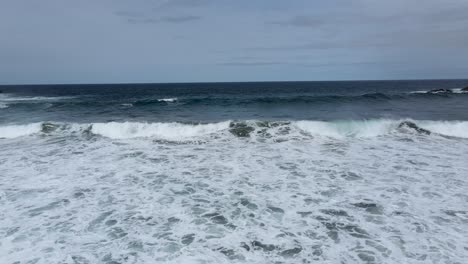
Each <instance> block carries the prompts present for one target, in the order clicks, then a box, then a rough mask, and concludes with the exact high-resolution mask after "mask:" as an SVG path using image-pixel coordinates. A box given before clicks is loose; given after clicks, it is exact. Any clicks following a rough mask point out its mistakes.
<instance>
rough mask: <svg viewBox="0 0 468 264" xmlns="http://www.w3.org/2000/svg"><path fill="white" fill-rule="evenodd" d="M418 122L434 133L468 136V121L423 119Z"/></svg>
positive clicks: (460, 136)
mask: <svg viewBox="0 0 468 264" xmlns="http://www.w3.org/2000/svg"><path fill="white" fill-rule="evenodd" d="M417 124H418V125H419V126H420V127H422V128H424V129H427V130H429V131H431V132H433V133H437V134H441V135H445V136H451V137H459V138H468V121H421V122H419V123H417Z"/></svg>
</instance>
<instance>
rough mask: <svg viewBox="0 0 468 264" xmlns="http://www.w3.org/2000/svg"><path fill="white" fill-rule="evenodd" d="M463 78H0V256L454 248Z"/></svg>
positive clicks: (464, 186) (466, 255) (83, 258)
mask: <svg viewBox="0 0 468 264" xmlns="http://www.w3.org/2000/svg"><path fill="white" fill-rule="evenodd" d="M466 86H468V80H431V81H427V80H426V81H424V80H421V81H350V82H345V81H343V82H273V83H272V82H260V83H194V84H190V83H186V84H120V85H22V86H7V85H4V86H0V90H1V91H2V93H0V262H1V263H6V264H10V263H11V264H13V263H15V264H20V263H21V264H23V263H24V264H26V263H28V264H33V263H47V264H49V263H81V264H84V263H90V264H91V263H106V264H117V263H121V264H124V263H447V264H448V263H466V261H467V259H468V177H467V176H468V93H464V92H463V91H462V90H461V89H462V88H463V87H466ZM433 89H449V91H450V92H445V93H426V92H427V91H430V90H433Z"/></svg>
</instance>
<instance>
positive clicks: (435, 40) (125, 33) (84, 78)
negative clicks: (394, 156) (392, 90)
mask: <svg viewBox="0 0 468 264" xmlns="http://www.w3.org/2000/svg"><path fill="white" fill-rule="evenodd" d="M426 78H429V79H434V78H468V0H392V1H385V0H326V1H325V0H323V1H314V0H288V1H286V0H41V1H35V0H0V84H14V83H118V82H191V81H193V82H203V81H280V80H351V79H358V80H363V79H426Z"/></svg>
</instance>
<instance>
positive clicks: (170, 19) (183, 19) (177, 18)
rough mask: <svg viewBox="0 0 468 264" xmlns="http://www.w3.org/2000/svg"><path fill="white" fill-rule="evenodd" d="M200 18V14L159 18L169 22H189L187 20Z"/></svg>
mask: <svg viewBox="0 0 468 264" xmlns="http://www.w3.org/2000/svg"><path fill="white" fill-rule="evenodd" d="M199 19H201V16H190V15H189V16H168V17H163V18H161V20H162V21H164V22H169V23H184V22H189V21H194V20H199Z"/></svg>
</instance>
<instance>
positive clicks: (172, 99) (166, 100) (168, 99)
mask: <svg viewBox="0 0 468 264" xmlns="http://www.w3.org/2000/svg"><path fill="white" fill-rule="evenodd" d="M158 101H159V102H167V103H173V102H175V101H177V98H163V99H158Z"/></svg>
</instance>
